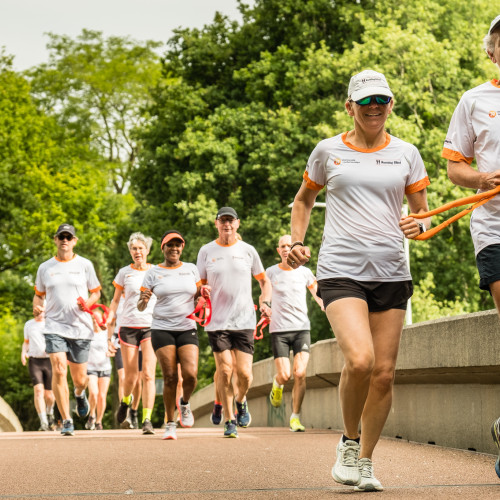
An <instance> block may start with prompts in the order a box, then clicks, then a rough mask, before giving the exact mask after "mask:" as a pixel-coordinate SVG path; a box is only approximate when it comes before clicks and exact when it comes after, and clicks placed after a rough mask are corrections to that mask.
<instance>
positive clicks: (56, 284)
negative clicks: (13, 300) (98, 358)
mask: <svg viewBox="0 0 500 500" xmlns="http://www.w3.org/2000/svg"><path fill="white" fill-rule="evenodd" d="M100 289H101V285H100V283H99V280H98V279H97V276H96V274H95V270H94V266H93V265H92V262H90V260H88V259H85V258H84V257H80V256H79V255H75V256H74V257H73V258H72V259H71V260H68V261H60V260H58V259H57V258H56V257H52V259H49V260H47V261H45V262H44V263H42V264H41V265H40V267H39V268H38V271H37V274H36V281H35V293H36V294H37V295H38V296H40V297H45V330H44V333H55V334H57V335H60V336H61V337H66V338H69V339H80V340H88V339H91V338H92V336H93V334H94V330H93V325H92V317H91V316H90V314H88V313H86V312H84V311H82V310H80V308H79V307H78V303H77V299H78V297H83V298H84V299H85V300H87V299H88V297H89V293H88V292H89V290H90V292H92V293H93V292H96V291H98V290H100Z"/></svg>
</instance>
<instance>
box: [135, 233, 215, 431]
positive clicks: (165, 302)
mask: <svg viewBox="0 0 500 500" xmlns="http://www.w3.org/2000/svg"><path fill="white" fill-rule="evenodd" d="M185 244H186V242H185V240H184V238H183V236H182V234H181V233H180V232H179V231H177V230H175V229H171V230H169V231H167V232H166V233H165V234H164V235H163V236H162V238H161V249H162V251H163V255H164V257H165V260H164V261H163V262H162V263H161V264H158V265H157V266H154V267H153V268H152V269H150V270H149V271H148V272H147V273H146V276H145V277H144V282H143V284H142V286H141V296H140V299H139V302H138V304H137V307H138V309H139V310H140V311H142V310H144V309H145V308H146V306H147V305H148V303H149V301H150V299H151V297H152V296H153V295H154V296H156V298H157V301H156V304H155V307H154V310H153V323H152V325H151V341H152V344H153V349H154V351H155V354H156V357H157V358H158V361H159V363H160V366H161V371H162V373H163V402H164V404H165V412H166V417H167V422H166V425H165V432H164V434H163V439H177V434H176V425H175V420H174V414H175V406H176V392H177V382H178V368H177V365H178V363H179V365H180V370H181V374H182V396H180V398H179V419H180V425H181V426H182V427H192V426H193V424H194V417H193V414H192V412H191V407H190V405H189V399H190V397H191V394H192V393H193V391H194V389H195V387H196V383H197V377H198V347H199V342H198V335H197V332H196V322H195V321H194V320H192V319H189V318H188V317H187V316H189V315H190V314H191V313H192V312H193V309H194V306H195V300H196V299H197V298H198V297H200V296H201V294H203V296H204V297H209V296H210V287H209V286H206V285H205V286H202V284H201V279H200V274H199V273H198V268H197V267H196V266H195V265H194V264H191V263H189V262H182V261H181V260H180V258H181V255H182V251H183V249H184V245H185Z"/></svg>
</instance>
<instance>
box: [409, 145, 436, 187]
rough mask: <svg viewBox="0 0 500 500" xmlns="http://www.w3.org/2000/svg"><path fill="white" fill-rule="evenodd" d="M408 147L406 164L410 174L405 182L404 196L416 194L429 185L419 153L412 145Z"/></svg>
mask: <svg viewBox="0 0 500 500" xmlns="http://www.w3.org/2000/svg"><path fill="white" fill-rule="evenodd" d="M409 146H410V153H409V155H410V158H408V162H409V164H410V174H409V176H408V180H407V181H406V186H405V194H412V193H417V192H418V191H422V189H425V188H426V187H427V186H428V185H429V184H430V181H429V177H428V176H427V172H426V170H425V165H424V162H423V160H422V157H421V156H420V152H419V151H418V149H417V148H416V147H415V146H414V145H413V144H410V145H409Z"/></svg>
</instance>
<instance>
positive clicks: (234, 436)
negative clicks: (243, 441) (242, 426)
mask: <svg viewBox="0 0 500 500" xmlns="http://www.w3.org/2000/svg"><path fill="white" fill-rule="evenodd" d="M224 437H225V438H237V437H238V434H228V435H227V436H226V434H224Z"/></svg>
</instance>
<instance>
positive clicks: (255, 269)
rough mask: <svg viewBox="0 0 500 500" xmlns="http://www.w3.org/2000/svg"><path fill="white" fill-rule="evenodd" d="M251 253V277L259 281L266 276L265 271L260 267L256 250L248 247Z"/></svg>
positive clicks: (260, 263) (260, 262)
mask: <svg viewBox="0 0 500 500" xmlns="http://www.w3.org/2000/svg"><path fill="white" fill-rule="evenodd" d="M250 249H251V253H252V260H253V262H252V276H253V277H254V278H255V279H256V280H261V279H263V278H264V277H265V276H266V271H265V269H264V266H263V265H262V261H261V260H260V257H259V254H258V253H257V250H255V248H254V247H253V246H250Z"/></svg>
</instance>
